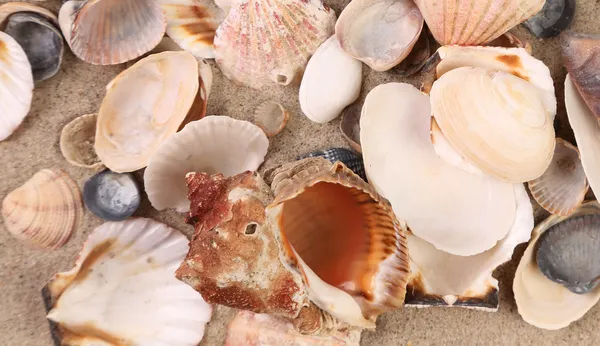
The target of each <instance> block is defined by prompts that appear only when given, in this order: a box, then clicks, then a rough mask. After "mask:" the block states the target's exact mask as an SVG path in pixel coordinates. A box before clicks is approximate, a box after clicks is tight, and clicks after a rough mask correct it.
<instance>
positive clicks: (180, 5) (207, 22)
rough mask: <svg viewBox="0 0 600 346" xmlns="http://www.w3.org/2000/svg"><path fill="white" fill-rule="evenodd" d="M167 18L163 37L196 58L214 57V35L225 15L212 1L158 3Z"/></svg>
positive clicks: (165, 1)
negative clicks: (171, 40) (165, 35)
mask: <svg viewBox="0 0 600 346" xmlns="http://www.w3.org/2000/svg"><path fill="white" fill-rule="evenodd" d="M159 2H160V5H161V6H162V8H163V10H164V11H165V16H166V17H167V35H169V37H170V38H171V39H173V41H175V42H176V43H177V44H178V45H179V46H180V47H181V48H183V49H184V50H187V51H188V52H190V53H192V54H193V55H194V56H195V57H196V58H200V59H212V58H214V57H215V52H214V48H213V41H214V38H215V31H217V28H218V27H219V24H221V22H222V21H223V20H224V19H225V15H226V13H225V11H223V10H222V9H221V8H219V7H218V6H217V5H216V4H215V2H214V0H159Z"/></svg>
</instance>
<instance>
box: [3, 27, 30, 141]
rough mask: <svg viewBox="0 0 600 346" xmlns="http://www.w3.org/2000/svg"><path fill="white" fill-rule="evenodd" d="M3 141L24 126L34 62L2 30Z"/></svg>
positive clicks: (28, 105)
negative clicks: (30, 61) (22, 124)
mask: <svg viewBox="0 0 600 346" xmlns="http://www.w3.org/2000/svg"><path fill="white" fill-rule="evenodd" d="M0 75H1V76H3V78H1V79H0V141H3V140H5V139H6V138H7V137H8V136H10V135H11V134H12V133H13V132H14V131H15V130H16V129H17V127H19V125H21V122H23V119H25V116H27V113H29V108H30V107H31V100H32V98H33V75H32V72H31V65H30V64H29V60H28V59H27V55H26V54H25V52H24V51H23V48H21V46H20V45H19V43H17V41H15V39H14V38H12V37H11V36H9V35H8V34H6V33H3V32H0Z"/></svg>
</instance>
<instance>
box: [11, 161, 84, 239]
mask: <svg viewBox="0 0 600 346" xmlns="http://www.w3.org/2000/svg"><path fill="white" fill-rule="evenodd" d="M82 212H83V204H82V201H81V193H80V192H79V188H78V187H77V183H75V182H74V181H73V180H72V179H71V177H69V175H68V174H67V173H66V172H64V171H61V170H50V169H43V170H41V171H39V172H37V173H36V174H35V175H34V176H33V177H32V178H31V179H29V180H28V181H27V182H26V183H25V184H23V185H22V186H21V187H19V188H17V189H16V190H14V191H12V192H11V193H9V194H8V195H7V196H6V197H5V198H4V200H3V201H2V217H3V218H4V224H5V226H6V229H7V230H8V231H9V232H10V233H11V234H12V235H13V236H15V237H16V238H17V239H19V240H22V241H25V242H27V243H29V244H31V245H34V246H36V247H40V248H46V249H57V248H59V247H61V246H62V245H64V244H65V243H66V242H67V240H69V238H70V237H71V234H72V233H73V231H74V230H75V227H77V223H78V221H79V220H80V219H81V215H82Z"/></svg>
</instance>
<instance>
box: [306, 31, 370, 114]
mask: <svg viewBox="0 0 600 346" xmlns="http://www.w3.org/2000/svg"><path fill="white" fill-rule="evenodd" d="M361 83H362V63H361V62H360V61H358V60H356V59H354V58H352V57H351V56H349V55H348V54H346V53H345V52H344V51H343V50H342V48H341V47H340V44H339V42H338V40H337V38H336V36H335V35H334V36H331V37H330V38H329V39H327V41H325V42H324V43H323V44H321V46H319V48H318V49H317V51H316V52H315V54H314V55H313V56H312V58H310V60H309V61H308V65H307V66H306V72H304V76H303V77H302V82H301V83H300V91H299V97H298V99H299V102H300V108H301V109H302V112H303V113H304V115H306V116H307V117H308V118H309V119H310V120H312V121H314V122H316V123H320V124H323V123H327V122H330V121H331V120H333V119H335V118H337V117H338V116H339V115H340V113H342V110H343V109H344V107H346V106H348V105H349V104H351V103H352V102H354V101H355V100H356V99H357V98H358V96H359V94H360V87H361Z"/></svg>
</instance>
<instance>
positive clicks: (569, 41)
mask: <svg viewBox="0 0 600 346" xmlns="http://www.w3.org/2000/svg"><path fill="white" fill-rule="evenodd" d="M562 55H563V60H564V63H565V67H566V68H567V71H569V75H570V76H571V80H572V81H573V83H574V84H575V86H576V87H577V90H578V91H579V93H580V94H581V96H582V97H583V99H584V100H585V103H586V104H587V105H588V107H589V108H590V109H591V110H592V112H593V113H594V115H595V116H596V117H597V118H600V81H599V80H598V70H599V69H600V35H586V34H580V33H574V32H567V33H565V35H564V41H563V46H562Z"/></svg>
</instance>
